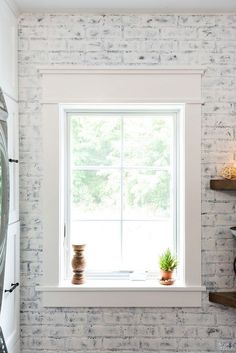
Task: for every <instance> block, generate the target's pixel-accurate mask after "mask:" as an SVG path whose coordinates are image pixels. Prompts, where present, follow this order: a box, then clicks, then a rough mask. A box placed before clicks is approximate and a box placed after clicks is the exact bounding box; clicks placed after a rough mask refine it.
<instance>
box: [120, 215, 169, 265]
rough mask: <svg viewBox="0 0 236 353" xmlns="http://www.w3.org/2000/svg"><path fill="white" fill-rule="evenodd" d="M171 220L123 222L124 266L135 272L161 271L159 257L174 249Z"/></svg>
mask: <svg viewBox="0 0 236 353" xmlns="http://www.w3.org/2000/svg"><path fill="white" fill-rule="evenodd" d="M172 227H173V226H172V222H171V221H170V220H169V219H165V220H164V219H163V220H159V221H156V222H153V221H147V222H139V221H131V222H130V221H124V222H123V239H122V245H123V249H122V251H123V266H124V267H125V268H129V269H134V270H149V271H159V265H158V257H159V255H160V254H161V253H163V251H164V250H166V249H167V248H168V247H169V248H170V249H173V228H172Z"/></svg>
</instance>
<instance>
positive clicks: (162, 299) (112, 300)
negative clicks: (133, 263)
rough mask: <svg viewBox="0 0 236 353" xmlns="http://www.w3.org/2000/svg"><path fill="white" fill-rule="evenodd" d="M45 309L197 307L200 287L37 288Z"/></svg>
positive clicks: (102, 284)
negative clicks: (41, 294) (40, 293)
mask: <svg viewBox="0 0 236 353" xmlns="http://www.w3.org/2000/svg"><path fill="white" fill-rule="evenodd" d="M36 290H37V291H40V292H42V293H43V305H44V306H46V307H199V306H201V293H202V292H203V291H205V290H206V289H205V287H202V286H183V285H181V284H178V283H176V284H175V285H173V286H162V285H160V284H159V283H157V282H156V281H155V282H154V281H143V282H141V281H140V282H139V281H118V280H115V281H107V280H106V281H98V280H94V281H92V280H90V281H88V282H87V283H86V284H83V285H79V286H75V285H71V284H65V285H61V286H39V287H37V288H36Z"/></svg>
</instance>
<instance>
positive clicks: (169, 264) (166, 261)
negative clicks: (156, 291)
mask: <svg viewBox="0 0 236 353" xmlns="http://www.w3.org/2000/svg"><path fill="white" fill-rule="evenodd" d="M159 264H160V271H161V279H160V283H161V284H164V285H171V284H173V283H174V279H173V271H174V270H175V269H176V268H177V266H178V261H177V258H176V257H175V256H174V255H172V254H171V251H170V249H169V248H168V249H167V250H166V251H165V252H164V253H163V254H162V255H161V256H160V257H159Z"/></svg>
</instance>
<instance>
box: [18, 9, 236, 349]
mask: <svg viewBox="0 0 236 353" xmlns="http://www.w3.org/2000/svg"><path fill="white" fill-rule="evenodd" d="M19 38H20V41H19V75H20V77H19V85H20V160H21V164H20V208H21V215H20V218H21V283H22V288H21V352H22V353H37V352H40V353H55V352H56V353H64V352H71V353H72V352H85V353H89V352H90V353H92V352H93V353H95V352H97V353H98V352H103V353H111V352H123V353H131V352H132V353H133V352H143V353H147V352H159V353H166V352H168V353H174V352H189V353H196V352H198V353H199V352H201V353H206V352H211V353H215V352H231V353H233V352H234V353H235V352H236V329H235V327H236V312H235V311H233V309H230V308H225V307H221V306H219V305H214V304H210V303H209V302H208V297H207V294H204V295H203V301H202V307H201V308H196V309H191V308H188V309H187V308H145V309H141V308H135V309H134V308H124V309H122V308H121V309H120V308H119V309H116V308H113V309H112V308H97V309H96V308H95V309H86V308H84V309H75V308H58V309H47V308H44V307H42V303H41V295H40V294H39V293H37V292H36V291H35V285H37V284H39V283H40V280H41V276H42V243H43V222H42V221H43V220H42V217H41V196H40V191H41V182H42V178H43V175H42V161H41V145H42V143H41V140H42V129H41V123H42V122H41V106H40V95H41V86H40V79H39V75H38V71H37V68H38V66H40V65H48V64H79V65H83V64H86V65H116V64H119V65H127V66H129V65H136V66H137V67H141V66H142V65H145V64H148V65H196V64H197V65H203V68H204V75H203V79H202V95H203V99H204V105H203V109H202V282H203V284H204V285H206V286H207V289H208V290H214V289H219V288H220V289H233V288H235V287H236V279H235V275H234V273H233V268H232V262H233V258H234V256H235V255H236V252H235V249H236V242H235V240H233V239H232V236H231V234H230V232H229V227H230V226H232V225H235V222H236V214H235V201H236V195H235V193H229V192H228V193H223V192H214V191H211V190H210V189H209V179H210V178H211V177H213V176H215V175H216V174H217V173H218V171H219V170H220V168H221V167H222V166H223V164H224V162H229V161H231V160H232V159H233V158H235V157H236V156H235V154H236V142H235V141H236V140H235V138H236V103H235V99H236V40H235V39H236V14H230V15H227V14H224V15H223V14H222V15H164V14H163V15H159V14H156V15H155V14H151V15H150V14H142V15H141V14H135V15H129V14H126V15H119V14H118V15H111V14H110V15H95V14H84V15H83V14H79V13H77V14H53V13H52V14H22V15H21V16H20V19H19Z"/></svg>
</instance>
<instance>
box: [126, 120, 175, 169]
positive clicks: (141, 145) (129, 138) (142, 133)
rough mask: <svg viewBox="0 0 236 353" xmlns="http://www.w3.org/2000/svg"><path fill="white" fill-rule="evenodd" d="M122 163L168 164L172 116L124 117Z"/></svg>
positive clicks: (132, 164) (139, 164) (170, 151)
mask: <svg viewBox="0 0 236 353" xmlns="http://www.w3.org/2000/svg"><path fill="white" fill-rule="evenodd" d="M123 127H124V165H128V166H135V165H138V166H142V165H149V166H156V167H157V166H158V167H160V166H162V167H163V166H169V164H170V160H171V153H172V139H173V137H172V136H173V117H169V116H165V117H150V116H147V117H145V116H141V117H125V118H124V122H123Z"/></svg>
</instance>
